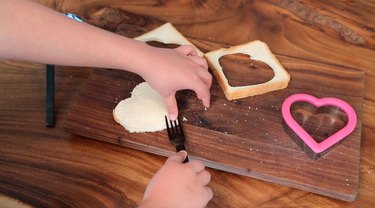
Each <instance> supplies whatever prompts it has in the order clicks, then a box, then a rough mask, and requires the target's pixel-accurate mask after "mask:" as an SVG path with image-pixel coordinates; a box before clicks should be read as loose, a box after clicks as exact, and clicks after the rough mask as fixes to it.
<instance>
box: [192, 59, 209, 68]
mask: <svg viewBox="0 0 375 208" xmlns="http://www.w3.org/2000/svg"><path fill="white" fill-rule="evenodd" d="M189 58H190V59H191V60H192V61H193V62H194V63H196V64H198V65H199V66H200V67H202V68H203V69H206V70H208V64H207V61H206V59H205V58H202V57H200V56H190V57H189Z"/></svg>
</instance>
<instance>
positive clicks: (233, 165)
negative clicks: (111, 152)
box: [65, 56, 364, 201]
mask: <svg viewBox="0 0 375 208" xmlns="http://www.w3.org/2000/svg"><path fill="white" fill-rule="evenodd" d="M278 58H279V60H280V62H281V63H282V64H283V65H284V66H285V68H286V69H287V70H288V72H289V73H290V74H291V77H292V79H291V82H290V85H289V87H288V88H287V89H284V90H279V91H275V92H270V93H267V94H264V95H258V96H254V97H248V98H244V99H240V100H237V101H228V100H226V98H225V97H224V94H223V92H222V90H221V89H220V87H219V86H218V84H217V83H216V81H215V79H214V81H213V84H212V89H211V91H212V92H211V94H212V100H211V108H210V109H208V110H205V109H204V107H203V106H202V104H201V103H200V102H199V101H198V100H197V99H196V98H195V95H194V93H192V92H191V91H182V92H180V93H178V95H177V96H178V102H179V107H180V115H181V116H183V117H185V118H186V119H187V121H185V122H184V129H185V132H186V133H185V134H186V137H187V144H186V146H187V150H188V152H189V155H190V156H191V157H192V158H194V159H198V160H201V161H203V162H204V163H205V164H206V165H207V166H208V167H212V168H215V169H219V170H223V171H228V172H232V173H236V174H240V175H245V176H249V177H254V178H258V179H262V180H265V181H271V182H275V183H279V184H283V185H286V186H290V187H294V188H299V189H302V190H306V191H310V192H314V193H318V194H322V195H325V196H330V197H333V198H337V199H342V200H346V201H353V200H354V199H355V197H356V195H357V189H358V182H359V181H358V180H359V178H358V176H359V164H360V144H361V123H362V121H361V109H362V94H363V80H364V76H363V73H361V72H358V71H356V70H353V69H349V68H343V67H339V66H332V65H326V64H321V63H315V62H310V61H307V60H300V59H295V58H291V57H283V56H278ZM141 81H143V80H142V79H141V78H140V77H139V76H137V75H135V74H132V73H128V72H124V71H120V70H110V69H95V70H94V71H93V73H92V74H91V76H90V77H89V79H88V80H87V84H86V86H85V87H84V88H83V89H82V92H81V93H80V96H79V97H78V99H77V101H76V102H75V104H74V105H73V107H72V109H71V111H70V113H69V115H68V117H67V119H66V121H65V128H66V130H67V131H69V132H71V133H74V134H78V135H82V136H85V137H89V138H92V139H97V140H101V141H105V142H110V143H113V144H117V145H121V146H125V147H130V148H134V149H138V150H141V151H145V152H149V153H153V154H157V155H163V156H169V155H171V154H172V153H173V152H174V151H175V149H174V147H173V146H172V145H170V144H169V143H168V139H167V135H166V131H165V130H164V131H160V132H155V133H129V132H127V131H126V130H125V129H124V128H123V127H121V126H120V125H119V124H117V123H116V122H115V121H114V120H113V118H112V110H113V109H114V108H115V106H116V105H117V103H118V102H119V101H121V100H123V99H125V98H127V97H129V96H130V92H131V91H132V89H133V88H134V86H136V85H137V84H138V83H140V82H141ZM301 92H303V93H309V94H311V95H314V96H317V97H326V96H330V97H336V98H340V99H343V100H345V101H347V102H348V103H349V104H351V105H352V106H353V108H354V109H355V111H356V112H357V115H358V124H357V127H356V129H355V131H354V132H353V133H352V134H351V135H349V136H348V137H347V138H346V139H345V140H344V142H342V143H341V144H339V145H338V146H336V147H335V148H334V149H332V150H331V151H330V152H329V153H328V154H327V155H325V156H323V157H321V158H319V159H318V160H315V161H314V160H311V159H310V158H309V157H307V155H306V154H305V153H304V152H303V151H301V150H300V148H299V147H298V146H297V145H296V144H295V143H294V142H293V141H292V140H291V139H290V138H289V136H288V134H286V133H285V131H284V129H283V126H282V117H281V112H280V108H281V105H282V102H283V101H284V100H285V99H286V98H287V97H288V96H289V95H291V94H294V93H301ZM244 185H245V184H244Z"/></svg>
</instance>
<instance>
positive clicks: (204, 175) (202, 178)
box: [198, 170, 211, 186]
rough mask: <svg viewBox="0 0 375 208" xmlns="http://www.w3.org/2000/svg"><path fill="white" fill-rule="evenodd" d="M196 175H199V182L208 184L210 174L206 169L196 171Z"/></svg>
mask: <svg viewBox="0 0 375 208" xmlns="http://www.w3.org/2000/svg"><path fill="white" fill-rule="evenodd" d="M198 177H199V182H200V183H201V184H203V185H205V186H206V185H208V184H209V183H210V181H211V174H210V173H209V172H208V171H206V170H204V171H201V172H200V173H198Z"/></svg>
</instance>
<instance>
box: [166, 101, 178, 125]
mask: <svg viewBox="0 0 375 208" xmlns="http://www.w3.org/2000/svg"><path fill="white" fill-rule="evenodd" d="M164 102H165V105H166V106H167V111H168V118H169V119H170V120H173V121H174V120H176V119H177V116H178V108H177V101H176V97H175V94H172V95H170V96H168V97H166V98H164Z"/></svg>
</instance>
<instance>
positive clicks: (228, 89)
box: [205, 40, 290, 100]
mask: <svg viewBox="0 0 375 208" xmlns="http://www.w3.org/2000/svg"><path fill="white" fill-rule="evenodd" d="M238 53H241V54H246V55H249V56H250V58H251V59H253V60H257V61H262V62H264V63H266V64H267V65H268V66H270V67H271V69H272V70H273V71H274V74H275V76H274V77H273V78H272V79H271V80H269V81H267V82H265V83H261V84H255V85H247V86H236V87H233V86H231V85H229V82H228V79H227V78H226V76H225V74H224V71H223V68H222V67H221V65H220V63H219V59H220V58H221V57H222V56H225V55H229V54H238ZM205 57H206V58H207V61H208V64H209V65H210V67H211V69H212V71H213V73H214V75H215V77H216V79H217V81H218V82H219V85H220V86H221V88H222V89H223V91H224V94H225V97H226V98H227V99H228V100H235V99H240V98H245V97H248V96H253V95H259V94H263V93H267V92H270V91H274V90H279V89H283V88H286V87H287V86H288V84H289V80H290V75H289V74H288V72H287V71H286V70H285V69H284V67H283V66H282V65H281V64H280V62H279V61H278V60H277V59H276V57H275V56H274V55H273V54H272V52H271V50H270V49H269V48H268V46H267V44H266V43H264V42H262V41H259V40H256V41H252V42H249V43H245V44H242V45H237V46H233V47H230V48H221V49H218V50H215V51H210V52H208V53H206V54H205Z"/></svg>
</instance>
